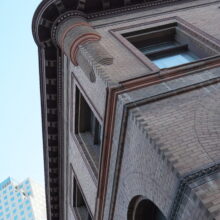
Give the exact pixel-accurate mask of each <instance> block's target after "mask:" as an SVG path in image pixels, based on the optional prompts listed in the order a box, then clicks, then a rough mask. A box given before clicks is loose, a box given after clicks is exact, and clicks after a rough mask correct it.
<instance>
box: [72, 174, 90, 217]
mask: <svg viewBox="0 0 220 220" xmlns="http://www.w3.org/2000/svg"><path fill="white" fill-rule="evenodd" d="M72 196H73V200H72V205H73V208H74V211H75V213H76V215H77V217H78V218H79V219H83V220H92V217H91V215H90V213H89V211H88V208H87V206H86V203H85V200H84V197H83V195H82V193H81V191H80V188H79V186H78V184H77V181H76V179H75V177H73V195H72Z"/></svg>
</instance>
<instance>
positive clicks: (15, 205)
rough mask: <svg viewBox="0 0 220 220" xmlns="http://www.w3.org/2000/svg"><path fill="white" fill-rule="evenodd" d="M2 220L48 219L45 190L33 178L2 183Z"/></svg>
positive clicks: (0, 219)
mask: <svg viewBox="0 0 220 220" xmlns="http://www.w3.org/2000/svg"><path fill="white" fill-rule="evenodd" d="M0 220H47V217H46V201H45V190H44V188H43V186H41V185H40V184H38V183H36V182H34V181H33V180H31V179H29V178H28V179H26V180H24V181H23V182H21V183H17V182H16V181H15V180H13V179H12V178H11V177H9V178H7V179H6V180H4V181H2V182H1V183H0Z"/></svg>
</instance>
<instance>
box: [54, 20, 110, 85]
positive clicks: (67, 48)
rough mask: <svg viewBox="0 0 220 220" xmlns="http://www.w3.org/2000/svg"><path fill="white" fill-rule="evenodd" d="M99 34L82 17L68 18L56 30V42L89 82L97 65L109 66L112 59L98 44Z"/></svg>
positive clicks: (92, 78) (92, 79) (93, 78)
mask: <svg viewBox="0 0 220 220" xmlns="http://www.w3.org/2000/svg"><path fill="white" fill-rule="evenodd" d="M100 40H101V36H100V34H99V33H98V32H97V31H96V30H94V29H93V28H92V27H91V25H90V24H89V23H88V22H87V20H86V19H85V18H84V17H80V16H76V17H71V18H68V19H67V20H66V21H64V22H62V23H61V24H60V25H59V26H58V28H57V34H56V41H57V44H58V45H59V47H60V48H61V49H62V50H63V52H64V53H65V54H66V55H67V56H68V57H69V59H70V60H71V61H72V63H73V64H74V65H75V66H78V65H79V66H80V67H81V69H82V70H83V72H84V73H85V74H86V76H87V77H88V78H89V79H90V81H91V82H94V81H95V72H96V69H97V65H111V64H112V63H113V57H112V56H111V55H110V54H109V53H108V52H107V51H106V49H105V48H104V47H103V46H102V45H101V44H100V43H99V41H100Z"/></svg>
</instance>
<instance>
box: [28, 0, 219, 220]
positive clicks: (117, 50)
mask: <svg viewBox="0 0 220 220" xmlns="http://www.w3.org/2000/svg"><path fill="white" fill-rule="evenodd" d="M219 21H220V1H218V0H209V1H205V0H195V1H190V0H156V1H146V0H145V1H143V0H78V1H77V0H44V1H42V2H41V4H40V5H39V7H38V8H37V10H36V12H35V15H34V18H33V26H32V30H33V35H34V39H35V41H36V43H37V45H38V49H39V67H40V89H41V104H42V123H43V140H44V162H45V179H46V191H47V209H48V220H56V219H61V220H70V219H71V220H72V219H76V220H78V219H81V220H91V219H94V220H95V219H96V220H125V219H127V220H142V219H143V220H146V219H149V220H151V219H154V220H174V219H176V220H209V219H210V220H211V219H220V163H219V161H220V117H219V115H220V93H219V92H220V22H219Z"/></svg>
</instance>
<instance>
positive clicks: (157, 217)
mask: <svg viewBox="0 0 220 220" xmlns="http://www.w3.org/2000/svg"><path fill="white" fill-rule="evenodd" d="M128 220H166V218H165V217H164V215H163V213H162V212H161V211H160V209H159V208H158V207H157V206H156V205H155V204H154V203H153V202H151V201H150V200H148V199H146V198H145V197H143V196H135V197H134V198H133V199H132V200H131V202H130V204H129V207H128Z"/></svg>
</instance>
